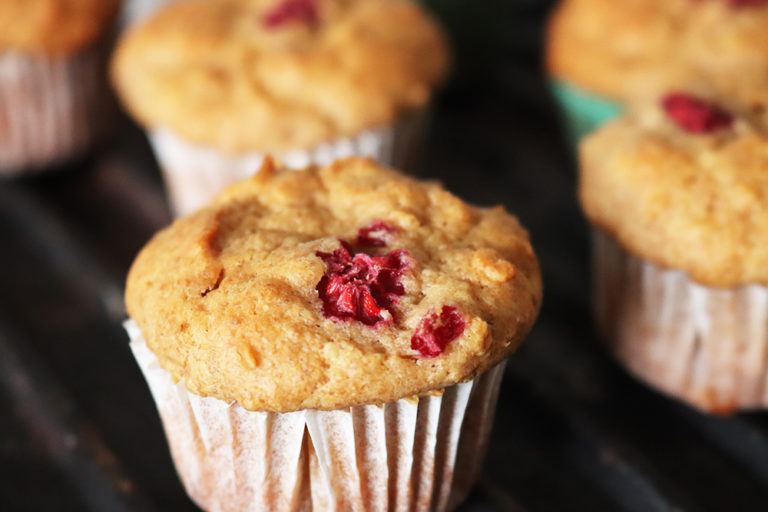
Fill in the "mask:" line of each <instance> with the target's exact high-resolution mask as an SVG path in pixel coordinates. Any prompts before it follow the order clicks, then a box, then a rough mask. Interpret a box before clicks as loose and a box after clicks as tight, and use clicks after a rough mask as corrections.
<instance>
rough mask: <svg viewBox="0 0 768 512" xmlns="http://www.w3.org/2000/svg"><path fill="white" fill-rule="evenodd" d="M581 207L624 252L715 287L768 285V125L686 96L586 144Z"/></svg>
mask: <svg viewBox="0 0 768 512" xmlns="http://www.w3.org/2000/svg"><path fill="white" fill-rule="evenodd" d="M580 196H581V203H582V206H583V208H584V210H585V212H586V215H587V217H588V218H589V219H590V221H591V222H592V223H593V224H596V225H597V226H599V227H600V228H602V229H604V230H605V231H607V232H608V233H610V234H611V235H613V236H614V237H615V238H616V239H617V240H618V241H619V242H620V243H621V245H622V246H624V248H626V249H627V250H629V251H630V252H632V253H633V254H634V255H636V256H639V257H640V258H642V259H645V260H650V261H652V262H654V263H656V264H659V265H661V266H662V267H666V268H674V269H681V270H685V271H686V272H688V273H689V274H690V276H691V277H692V278H693V279H694V280H695V281H697V282H699V283H702V284H705V285H708V286H716V287H730V286H738V285H743V284H748V283H761V284H764V285H765V284H768V245H767V244H766V243H765V241H766V240H768V121H767V120H766V119H765V116H764V115H763V116H762V117H761V116H755V115H753V113H751V112H747V113H744V112H739V111H737V110H734V109H729V108H728V107H727V105H724V104H718V102H712V101H708V100H707V99H705V98H701V97H695V96H692V95H688V94H684V93H676V94H671V95H668V96H666V97H665V98H663V100H662V101H659V102H656V103H652V104H644V105H642V106H638V107H637V108H636V109H635V110H634V111H633V112H631V113H630V114H628V115H627V116H625V117H624V118H621V119H619V120H617V121H615V122H612V123H611V124H608V125H606V126H605V127H603V128H601V129H600V130H599V131H598V132H596V133H595V134H593V135H592V136H590V137H589V138H588V139H586V140H585V141H584V142H583V144H582V146H581V183H580Z"/></svg>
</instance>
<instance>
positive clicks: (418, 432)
mask: <svg viewBox="0 0 768 512" xmlns="http://www.w3.org/2000/svg"><path fill="white" fill-rule="evenodd" d="M125 327H126V330H127V331H128V333H129V335H130V337H131V348H132V350H133V353H134V355H135V357H136V360H137V361H138V364H139V366H140V367H141V370H142V371H143V372H144V376H145V378H146V380H147V382H148V384H149V388H150V391H151V392H152V395H153V397H154V399H155V403H156V404H157V408H158V411H159V413H160V417H161V419H162V422H163V426H164V428H165V432H166V437H167V439H168V443H169V445H170V449H171V454H172V456H173V460H174V463H175V465H176V470H177V472H178V474H179V476H180V478H181V480H182V482H183V483H184V486H185V487H186V490H187V492H188V493H189V495H190V496H191V497H192V499H193V500H194V501H195V502H196V503H197V504H198V505H199V506H200V507H202V508H203V509H204V510H207V511H209V512H234V511H238V512H247V511H254V512H256V511H264V510H270V511H278V512H282V511H361V512H365V511H397V512H410V511H413V512H416V511H418V512H422V511H424V512H426V511H436V512H441V511H447V510H453V509H455V508H456V507H457V506H458V505H459V504H460V503H461V502H462V501H463V500H464V499H465V498H466V496H467V494H468V493H469V490H470V489H471V487H472V484H473V483H474V481H475V480H476V479H477V476H478V474H479V472H480V468H481V463H482V460H483V458H484V454H485V451H486V448H487V444H488V439H489V437H490V430H491V425H492V424H493V416H494V412H495V407H496V400H497V397H498V392H499V386H500V383H501V377H502V373H503V371H504V364H503V363H502V364H499V365H497V366H496V367H495V368H493V369H491V370H490V371H488V372H486V373H484V374H482V375H480V376H479V377H477V378H475V379H474V380H471V381H469V382H466V383H462V384H457V385H454V386H451V387H449V388H446V389H445V390H444V391H443V392H442V393H441V394H439V395H438V394H433V395H430V396H424V397H418V398H416V397H414V398H406V399H402V400H398V401H396V402H391V403H386V404H384V405H364V406H356V407H350V408H347V409H341V410H334V411H315V410H304V411H298V412H291V413H271V412H254V411H246V410H245V409H243V408H242V407H240V406H239V405H237V404H229V403H226V402H224V401H221V400H218V399H215V398H203V397H200V396H197V395H195V394H193V393H190V392H189V391H187V390H186V388H185V387H184V385H183V383H181V382H179V383H174V382H173V381H172V379H171V376H170V374H169V373H168V372H167V371H166V370H164V369H163V368H162V367H161V366H160V364H159V362H158V360H157V358H156V357H155V355H154V354H153V353H152V352H151V351H150V350H149V349H148V348H147V345H146V342H145V340H144V338H143V336H142V334H141V332H140V330H139V328H138V326H137V325H136V324H135V322H133V321H132V320H129V321H127V322H126V324H125Z"/></svg>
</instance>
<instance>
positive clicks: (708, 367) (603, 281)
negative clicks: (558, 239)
mask: <svg viewBox="0 0 768 512" xmlns="http://www.w3.org/2000/svg"><path fill="white" fill-rule="evenodd" d="M593 251H594V255H593V261H594V278H595V297H594V299H595V311H596V317H597V323H598V328H599V329H600V331H601V333H602V335H603V337H604V339H605V340H606V342H607V343H608V345H609V347H610V348H611V350H612V352H613V353H614V354H615V356H616V357H617V358H618V359H619V360H620V361H621V362H622V363H623V364H624V365H626V366H627V367H628V368H629V370H630V371H631V372H632V373H634V374H636V375H637V376H638V377H640V378H641V379H642V380H644V381H646V382H647V383H649V384H650V385H651V386H653V387H656V388H658V389H660V390H662V391H664V392H666V393H668V394H670V395H673V396H675V397H678V398H681V399H683V400H685V401H687V402H689V403H690V404H692V405H694V406H697V407H699V408H701V409H703V410H705V411H709V412H716V413H730V412H733V411H735V410H738V409H758V408H764V407H766V405H768V288H766V287H765V286H761V285H757V284H754V285H745V286H740V287H736V288H713V287H706V286H702V285H700V284H697V283H695V282H694V281H692V280H691V279H690V278H689V277H688V275H687V274H686V273H685V272H683V271H680V270H666V269H662V268H659V267H658V266H656V265H654V264H653V263H650V262H648V261H644V260H641V259H639V258H636V257H634V256H632V255H630V254H629V253H627V252H626V251H625V250H624V249H623V248H621V247H620V246H619V244H618V243H617V242H616V241H615V240H614V239H613V238H612V237H610V236H608V235H607V234H605V233H603V232H602V231H600V230H597V229H595V230H594V233H593Z"/></svg>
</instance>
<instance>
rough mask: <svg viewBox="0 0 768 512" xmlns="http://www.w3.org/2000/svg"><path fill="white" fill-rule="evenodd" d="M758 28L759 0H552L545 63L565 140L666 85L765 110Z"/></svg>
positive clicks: (762, 42)
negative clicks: (554, 0)
mask: <svg viewBox="0 0 768 512" xmlns="http://www.w3.org/2000/svg"><path fill="white" fill-rule="evenodd" d="M766 26H768V2H766V1H764V0H563V1H561V3H560V4H559V5H558V7H557V8H556V10H555V12H554V14H553V16H552V18H551V22H550V25H549V34H548V44H547V68H548V72H549V74H550V76H551V77H552V80H553V88H554V92H555V96H556V98H557V99H558V102H559V103H560V104H561V106H562V107H563V110H564V113H565V117H566V120H567V123H568V129H569V132H570V134H571V138H572V139H573V140H574V141H575V142H577V141H578V140H579V139H580V138H581V137H583V136H584V135H586V134H587V133H589V132H591V131H592V130H594V129H595V128H596V127H597V126H599V125H600V124H602V123H604V122H605V121H606V120H608V119H611V118H613V117H615V116H617V115H619V114H620V113H621V111H622V109H623V107H622V106H623V105H625V104H626V103H627V102H631V101H651V100H653V99H655V98H657V97H659V96H661V95H663V94H665V93H666V92H667V91H669V90H677V89H681V90H688V91H695V92H697V93H699V94H704V95H714V96H715V97H724V98H732V99H733V100H735V101H737V102H738V103H740V104H741V105H744V106H751V107H758V108H764V107H765V106H766V105H768V30H766V29H765V27H766ZM702 87H704V89H702Z"/></svg>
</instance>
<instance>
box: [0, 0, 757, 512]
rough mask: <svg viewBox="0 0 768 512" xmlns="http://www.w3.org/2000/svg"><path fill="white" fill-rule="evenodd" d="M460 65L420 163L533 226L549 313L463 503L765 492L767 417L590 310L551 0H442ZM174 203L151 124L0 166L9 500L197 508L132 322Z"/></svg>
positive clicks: (4, 468) (585, 502) (1, 437)
mask: <svg viewBox="0 0 768 512" xmlns="http://www.w3.org/2000/svg"><path fill="white" fill-rule="evenodd" d="M430 4H431V5H432V6H433V7H435V8H436V10H438V11H439V13H440V15H441V16H442V17H443V19H444V20H445V21H446V23H447V24H448V25H449V26H450V27H451V32H452V35H453V38H454V42H455V45H456V48H457V54H458V62H457V66H456V70H457V77H456V79H455V80H454V81H453V82H452V84H451V85H450V86H449V87H448V89H447V90H446V91H445V93H444V94H443V95H442V96H441V97H440V98H439V101H438V104H437V108H436V115H435V119H434V123H433V126H432V128H431V130H430V136H429V144H428V147H427V150H426V153H425V155H424V163H423V165H422V166H420V168H419V170H418V172H419V173H420V174H421V175H423V176H425V177H431V178H436V179H439V180H442V181H443V182H444V183H445V184H446V185H447V186H448V187H449V188H450V189H451V190H453V191H455V192H456V193H458V194H459V195H461V196H462V197H463V198H465V199H467V200H469V201H471V202H473V203H477V204H482V205H492V204H504V205H506V206H507V207H508V208H509V209H510V210H511V211H513V212H515V213H517V214H518V215H519V216H520V217H521V219H522V221H523V222H524V223H525V224H526V225H527V226H528V227H529V228H530V231H531V234H532V237H533V242H534V245H535V247H536V249H537V252H538V255H539V258H540V260H541V263H542V268H543V271H544V275H545V285H546V290H545V302H544V308H543V310H542V313H541V318H540V321H539V323H538V324H537V326H536V328H535V329H534V332H533V333H532V334H531V336H530V338H529V340H528V341H527V342H526V344H525V345H524V347H523V348H522V349H521V350H520V351H519V352H518V354H516V356H515V357H514V358H513V359H512V362H511V365H510V367H509V371H508V373H507V376H506V378H505V380H504V384H503V389H502V394H501V399H500V403H499V409H498V415H497V420H496V425H495V429H494V434H493V435H494V438H493V442H492V448H491V451H490V454H489V457H488V460H487V464H486V467H485V473H484V475H483V478H482V481H481V483H480V485H479V486H478V488H477V490H476V492H475V494H474V495H473V496H472V498H471V499H470V501H469V502H468V503H467V504H466V506H465V507H463V511H464V512H485V511H489V512H490V511H613V510H619V511H637V512H641V511H642V512H647V511H672V510H687V511H699V510H701V511H761V510H768V418H766V416H765V415H764V414H748V415H747V414H745V415H738V416H734V417H731V418H708V417H705V416H703V415H701V414H699V413H697V412H695V411H692V410H690V409H688V408H687V407H685V406H682V405H679V404H677V403H675V402H674V401H672V400H669V399H667V398H665V397H662V396H659V395H657V394H655V393H653V392H652V391H650V390H649V389H647V388H645V387H644V386H643V385H642V384H640V383H638V382H636V381H635V380H633V379H632V378H630V377H629V376H627V375H626V374H625V373H624V372H623V371H622V370H620V369H619V368H618V367H616V366H615V365H614V364H613V363H612V362H611V361H610V360H609V359H608V358H607V357H605V355H604V354H603V353H602V351H601V350H600V348H599V347H598V346H597V344H596V342H595V340H594V334H593V330H592V325H591V321H590V317H589V307H588V292H589V265H588V232H587V227H586V225H585V223H584V220H583V218H582V217H581V215H580V213H579V210H578V207H577V204H576V202H575V198H574V186H575V173H574V168H573V162H572V161H571V158H570V153H569V151H568V149H567V148H566V147H565V143H564V140H563V137H562V133H561V132H560V129H559V125H558V122H557V121H558V120H557V117H556V111H555V109H554V106H553V104H552V102H551V98H550V97H549V95H548V93H547V89H546V84H545V81H544V80H543V78H542V77H541V74H540V71H539V64H538V63H539V52H540V44H539V41H540V28H541V20H542V19H543V17H544V15H545V13H546V10H547V7H548V5H547V2H544V1H536V0H510V1H506V2H501V1H494V0H484V1H483V2H470V1H458V0H432V1H431V2H430ZM168 220H169V215H168V211H167V206H166V203H165V198H164V196H163V194H162V188H161V182H160V178H159V174H158V171H157V168H156V165H155V163H154V161H153V159H152V155H151V153H150V151H149V148H148V146H147V144H146V142H145V140H144V139H143V136H142V135H141V133H140V132H139V131H138V130H137V129H136V128H135V127H134V126H132V125H131V124H130V123H128V122H126V121H124V120H123V121H121V122H120V123H119V124H118V127H117V129H116V132H115V133H114V134H113V136H112V137H111V139H110V140H108V141H106V142H105V143H104V144H102V145H101V146H100V147H99V148H97V149H96V150H95V151H94V153H93V154H91V155H89V156H88V157H87V158H86V159H84V160H81V161H78V162H74V163H72V164H70V165H68V166H66V167H64V168H61V169H56V170H52V171H51V172H48V173H46V174H43V175H40V176H37V177H31V178H25V179H21V180H15V181H8V182H5V183H2V184H0V247H1V248H2V249H1V250H0V512H5V511H14V512H15V511H81V510H90V511H153V510H158V511H186V510H195V508H194V506H193V505H192V504H191V503H190V502H189V500H188V498H186V496H185V494H184V492H183V490H182V488H181V486H180V484H179V482H178V480H177V478H176V475H175V473H174V470H173V467H172V464H171V461H170V457H169V454H168V451H167V448H166V444H165V440H164V438H163V434H162V431H161V427H160V423H159V420H158V417H157V413H156V411H155V409H154V405H153V403H152V400H151V397H150V395H149V392H148V390H147V388H146V385H145V384H144V381H143V380H142V377H141V375H140V373H139V370H138V368H137V367H136V365H135V363H134V361H133V358H132V356H131V354H130V352H129V349H128V345H127V337H126V335H125V334H124V333H123V331H122V328H121V325H120V323H121V321H122V319H123V318H124V311H123V306H122V297H121V294H122V283H123V279H124V276H125V273H126V270H127V268H128V266H129V264H130V262H131V260H132V259H133V256H134V255H135V253H136V251H137V250H138V249H139V248H140V247H141V245H142V244H143V243H144V242H145V241H146V240H147V238H148V237H149V236H150V235H151V234H152V233H153V232H154V231H155V230H157V229H158V228H160V227H161V226H163V225H164V224H166V223H167V222H168Z"/></svg>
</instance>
